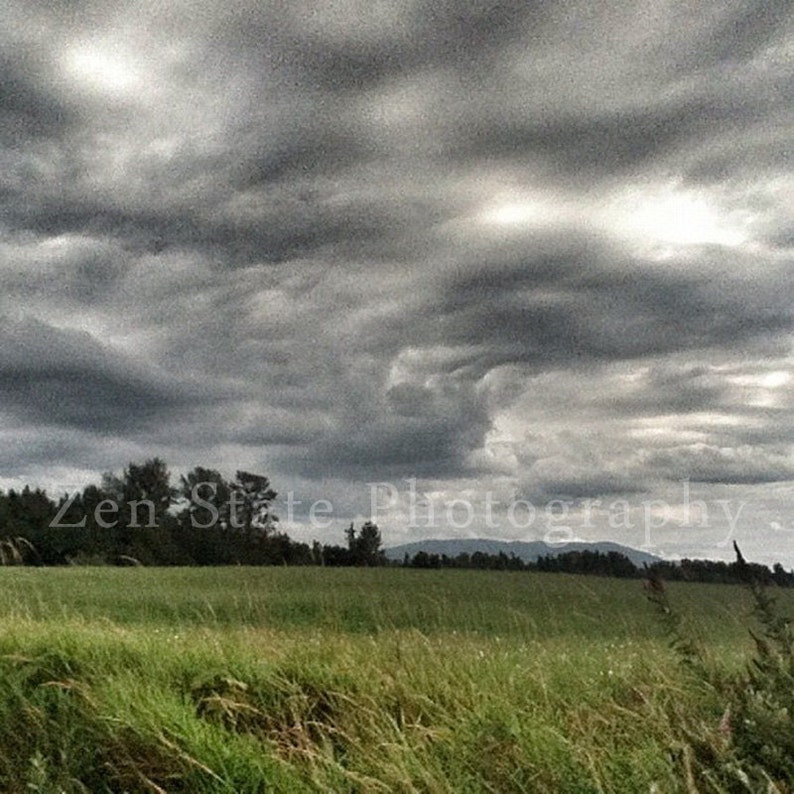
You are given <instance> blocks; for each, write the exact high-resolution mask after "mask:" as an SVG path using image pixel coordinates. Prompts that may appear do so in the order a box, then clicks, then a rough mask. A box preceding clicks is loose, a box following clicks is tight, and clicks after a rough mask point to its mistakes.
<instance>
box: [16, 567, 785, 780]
mask: <svg viewBox="0 0 794 794" xmlns="http://www.w3.org/2000/svg"><path fill="white" fill-rule="evenodd" d="M669 597H670V600H671V602H674V603H675V604H676V606H677V607H678V608H679V609H680V612H681V614H682V618H683V623H684V625H685V627H686V630H687V632H688V633H691V634H692V635H693V636H695V637H697V638H698V639H699V641H700V642H701V643H702V644H703V647H704V648H705V651H706V657H707V660H708V663H709V664H713V665H714V667H715V668H718V669H721V670H723V671H726V674H727V673H730V672H731V671H734V670H739V669H741V667H742V665H743V664H744V663H745V660H746V658H747V656H748V655H749V654H750V652H751V651H752V642H751V639H750V636H749V634H748V626H750V625H752V623H751V621H750V619H749V618H748V615H749V613H750V609H751V598H750V595H749V593H747V592H746V591H745V590H743V589H741V588H734V587H730V586H724V585H719V586H710V585H697V584H677V585H675V584H674V585H671V586H670V587H669ZM780 599H781V603H782V604H783V605H784V607H785V608H786V609H788V608H789V607H791V606H794V600H792V598H791V594H790V593H789V592H788V591H786V592H783V593H781V594H780ZM0 621H1V625H2V631H1V632H0V673H1V675H0V688H1V691H0V790H1V791H4V792H23V791H24V792H121V791H131V792H133V791H136V792H137V791H153V792H157V791H167V792H171V791H175V792H176V791H184V792H264V791H268V792H269V791H275V792H298V791H323V792H328V791H330V792H336V791H339V792H347V791H357V792H358V791H361V792H370V791H371V792H381V791H383V792H412V791H421V792H456V793H457V792H479V791H491V792H513V791H528V792H533V791H539V792H643V791H644V792H650V791H656V792H668V791H669V792H677V791H687V792H688V791H695V790H700V789H698V788H697V787H696V783H695V780H694V778H693V774H694V773H692V772H691V767H692V763H694V761H693V760H692V759H691V758H690V755H691V753H693V752H695V751H696V748H697V746H698V742H701V743H702V742H705V743H706V744H707V745H708V746H709V747H712V746H713V748H714V752H715V753H719V752H720V742H722V741H723V740H724V737H723V736H722V735H721V733H720V720H721V717H722V715H723V712H724V710H725V705H726V704H725V702H724V699H723V698H722V697H721V695H720V693H719V691H718V690H716V689H714V688H713V687H710V686H707V685H705V684H704V683H703V682H702V681H701V680H700V679H698V678H697V677H695V676H693V675H691V674H690V673H688V672H687V670H686V669H685V668H684V667H682V665H681V664H680V661H679V659H678V658H677V656H676V655H675V654H674V653H673V651H672V649H671V648H670V643H669V637H667V636H666V635H665V632H664V627H663V626H662V625H661V624H660V622H659V620H658V619H657V615H656V614H655V612H654V609H653V606H652V605H651V604H649V603H648V601H647V600H646V598H645V597H644V595H643V592H642V588H641V586H640V583H639V582H637V581H628V580H616V579H599V578H595V577H588V578H584V577H575V576H566V575H554V574H531V573H505V572H487V571H482V572H481V571H454V570H453V571H443V570H442V571H419V570H406V569H327V568H326V569H322V568H256V569H255V568H222V569H145V568H126V569H118V568H69V569H29V568H5V569H0ZM693 737H695V738H693ZM709 743H710V744H709ZM693 747H694V748H695V750H693V749H692V748H693ZM695 761H697V759H695ZM713 790H721V789H719V788H717V787H716V784H715V788H714V789H713ZM724 790H737V791H738V790H741V789H739V788H735V789H727V788H726V789H724ZM779 790H784V789H779Z"/></svg>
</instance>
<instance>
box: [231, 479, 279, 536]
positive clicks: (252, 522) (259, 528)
mask: <svg viewBox="0 0 794 794" xmlns="http://www.w3.org/2000/svg"><path fill="white" fill-rule="evenodd" d="M231 490H232V500H231V505H230V507H231V512H230V517H229V521H230V524H231V526H232V527H233V528H234V529H241V530H242V532H243V535H244V536H245V537H246V538H250V537H252V536H253V535H254V534H258V535H260V536H261V537H267V535H268V534H269V533H270V532H272V531H273V530H274V528H275V525H276V522H277V521H278V518H277V517H276V516H275V515H273V513H271V512H270V507H271V505H272V503H273V500H274V499H275V498H276V496H277V494H276V492H275V491H274V490H273V489H272V488H271V487H270V480H268V478H267V477H263V476H262V475H260V474H251V473H250V472H247V471H238V472H237V476H236V479H235V482H233V483H232V485H231Z"/></svg>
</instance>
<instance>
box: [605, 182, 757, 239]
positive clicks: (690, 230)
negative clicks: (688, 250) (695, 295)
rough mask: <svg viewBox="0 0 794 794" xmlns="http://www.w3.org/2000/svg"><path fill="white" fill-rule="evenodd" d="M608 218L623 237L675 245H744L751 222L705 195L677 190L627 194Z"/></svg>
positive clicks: (744, 216) (668, 189) (616, 202)
mask: <svg viewBox="0 0 794 794" xmlns="http://www.w3.org/2000/svg"><path fill="white" fill-rule="evenodd" d="M608 215H609V216H611V217H610V218H608V220H611V222H612V223H611V224H610V225H613V227H617V231H618V232H619V233H621V235H622V236H625V235H627V236H629V237H632V238H639V239H640V240H641V241H643V242H646V243H649V244H651V245H653V244H661V245H672V246H688V245H726V246H737V245H741V244H742V243H744V242H746V240H747V239H748V233H747V231H746V226H747V225H748V222H749V221H750V218H749V217H748V216H747V214H746V213H737V212H726V211H723V210H722V209H721V208H720V207H718V206H717V205H716V203H714V202H711V201H709V199H708V197H706V196H703V195H700V194H698V193H695V192H687V191H682V190H677V189H675V188H665V189H662V190H656V191H637V190H632V191H629V192H627V193H624V194H623V195H622V196H621V197H620V198H618V199H617V200H616V201H615V202H614V204H613V206H612V207H611V208H610V210H609V212H608Z"/></svg>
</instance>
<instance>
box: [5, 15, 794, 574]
mask: <svg viewBox="0 0 794 794" xmlns="http://www.w3.org/2000/svg"><path fill="white" fill-rule="evenodd" d="M7 13H8V24H7V25H6V26H5V29H4V31H2V32H0V46H2V50H3V52H4V55H3V57H2V59H1V60H0V74H1V75H2V80H0V234H1V235H2V239H0V313H2V316H3V318H4V319H3V320H2V323H0V351H1V352H0V416H2V417H3V420H4V422H5V425H4V429H5V432H6V434H7V439H6V440H7V442H8V443H7V445H6V447H5V451H4V457H3V459H2V462H1V463H2V471H0V476H2V477H4V478H5V479H6V480H8V481H9V482H11V481H13V482H16V481H17V479H18V478H19V477H21V476H31V477H37V476H38V477H39V478H41V479H42V481H45V482H47V483H55V484H56V485H58V486H59V487H60V484H61V483H66V482H67V481H68V482H69V483H72V481H73V480H75V479H76V480H78V481H85V480H86V479H87V478H89V477H90V476H92V472H100V471H102V470H105V469H108V468H113V467H119V466H121V465H123V464H124V463H126V462H127V458H129V457H131V456H146V455H148V454H161V455H163V456H165V457H167V458H168V459H169V460H170V461H171V462H172V464H173V465H175V466H177V467H185V466H190V465H193V464H196V463H201V464H204V465H210V466H221V467H223V466H227V467H228V468H229V469H230V470H233V469H234V468H236V467H237V468H239V467H243V468H249V469H255V468H256V467H259V468H263V469H266V470H267V471H268V472H269V473H270V474H271V477H272V479H273V480H274V482H275V483H276V485H277V486H280V487H281V488H282V489H286V488H288V487H290V486H291V485H292V484H300V485H301V487H303V488H305V489H307V490H308V491H311V492H312V493H314V494H315V495H316V494H317V490H316V489H317V488H318V487H319V485H318V484H319V483H322V482H334V483H335V486H334V487H335V488H337V489H338V490H340V491H342V492H344V493H345V504H346V505H347V508H346V509H348V510H352V509H353V506H354V505H359V507H360V509H361V510H362V511H364V507H362V506H361V505H362V504H363V502H362V501H361V499H358V497H356V496H355V495H354V491H355V489H356V488H357V487H359V486H360V485H361V484H362V483H364V482H366V481H376V480H378V481H379V480H384V479H388V478H396V479H400V478H410V477H417V478H419V479H421V480H422V481H423V482H425V483H427V484H428V487H430V485H432V488H433V489H434V492H437V493H448V494H450V495H454V494H456V493H457V494H460V493H464V492H465V493H469V492H471V491H472V489H474V490H475V491H476V490H477V489H479V490H481V491H482V490H484V489H488V488H491V487H494V488H498V489H500V493H502V494H503V495H504V494H507V493H512V494H513V496H520V495H522V494H523V495H524V498H529V496H532V497H533V498H535V499H539V500H544V499H550V498H554V497H558V498H568V499H571V500H574V501H579V502H581V500H583V499H587V498H591V497H599V496H604V495H609V494H613V495H621V494H622V495H625V496H626V498H629V499H635V500H636V499H640V498H641V497H642V496H643V495H645V494H650V495H653V494H656V495H660V494H667V493H669V488H670V483H671V482H675V481H676V480H677V479H682V478H688V479H689V480H690V481H692V482H693V483H695V482H696V481H697V482H698V483H700V484H701V485H702V487H703V488H706V489H708V488H711V489H712V493H714V494H716V493H718V492H719V493H720V494H723V495H724V491H723V490H720V489H724V488H734V489H745V490H743V491H742V493H743V494H750V495H752V493H755V492H753V491H752V489H753V488H754V487H755V488H758V489H760V488H762V487H764V486H763V484H764V483H767V484H770V485H769V487H772V484H775V483H781V484H782V483H785V482H787V481H788V480H789V479H790V478H791V477H792V469H791V463H790V458H791V440H792V437H794V431H792V428H794V412H792V400H791V398H790V388H791V387H790V383H791V381H790V377H791V374H792V373H791V369H792V361H791V358H790V350H791V337H792V326H793V325H794V316H792V310H791V299H790V298H791V295H792V292H794V290H793V289H792V288H794V284H792V280H791V272H792V271H791V255H792V246H791V237H792V235H791V230H792V228H794V218H792V216H791V209H790V203H791V202H790V195H791V189H792V175H791V170H790V160H789V156H790V148H791V134H792V128H791V96H792V91H791V89H792V87H794V68H792V61H791V57H790V54H791V46H792V41H794V16H793V14H792V9H791V4H790V3H784V2H775V3H769V2H764V3H762V2H750V0H735V1H732V2H728V3H725V2H716V0H715V1H714V2H705V3H701V4H699V5H698V7H697V8H696V9H695V8H694V7H693V8H692V9H689V8H684V7H682V6H680V4H673V3H668V2H663V1H662V0H654V1H653V2H650V1H649V2H642V3H633V4H621V5H618V6H614V5H610V6H604V5H603V4H602V5H594V4H592V3H573V4H571V3H526V2H514V1H513V0H504V1H501V0H500V1H499V2H492V1H489V2H479V1H477V2H467V3H464V2H457V1H455V0H449V1H447V0H444V2H437V3H426V2H419V1H418V0H414V1H409V0H406V2H402V3H391V2H389V3H386V2H383V3H380V2H378V3H371V2H368V3H364V2H360V1H359V0H349V2H345V3H341V4H334V5H333V7H332V6H324V5H322V4H319V5H318V4H301V3H296V4H288V5H286V6H285V5H284V4H272V3H253V2H252V3H247V2H241V3H234V4H231V5H226V6H217V5H212V4H202V3H199V4H198V5H196V4H190V5H184V4H181V3H174V4H169V5H168V6H167V7H165V6H156V5H149V4H132V3H124V2H120V3H108V4H105V3H103V4H99V3H93V2H86V3H81V4H72V5H70V6H69V7H66V6H61V5H57V4H37V5H31V4H24V3H10V4H9V5H8V8H7ZM92 451H93V452H94V459H93V460H92ZM279 481H281V482H279ZM781 487H782V485H781ZM747 489H749V490H747ZM757 493H760V490H759V491H757ZM707 495H708V494H707ZM781 498H782V497H780V495H779V494H778V493H777V492H776V494H775V500H776V501H775V504H782V502H780V499H781ZM759 515H760V513H759ZM397 520H398V519H396V518H395V521H397ZM392 529H393V530H394V531H397V529H399V528H398V527H396V526H395V527H393V528H392ZM763 530H764V528H763V526H761V525H760V524H759V525H756V524H754V525H753V526H752V527H751V528H750V530H748V532H750V534H751V535H752V537H753V538H755V539H756V540H758V539H759V538H762V536H763ZM775 537H776V539H778V540H779V537H780V536H779V535H776V536H775ZM787 553H788V552H787ZM790 557H791V559H794V549H792V550H791V553H790Z"/></svg>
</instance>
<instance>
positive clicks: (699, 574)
mask: <svg viewBox="0 0 794 794" xmlns="http://www.w3.org/2000/svg"><path fill="white" fill-rule="evenodd" d="M402 564H403V566H405V567H409V568H475V569H480V570H497V571H541V572H548V573H573V574H583V575H589V576H613V577H616V578H619V579H639V578H647V577H648V576H655V577H657V578H659V579H662V580H664V581H688V582H710V583H719V584H743V583H745V582H746V581H747V576H748V575H750V576H751V577H752V578H753V580H754V581H756V582H758V583H759V584H762V585H778V586H780V587H794V572H791V571H786V570H784V568H783V566H782V565H780V563H775V565H774V567H773V568H772V569H771V570H770V569H769V568H767V567H766V566H765V565H761V564H760V563H748V562H745V563H743V566H739V564H738V563H736V562H730V563H728V562H722V561H714V560H689V559H683V560H680V561H678V562H669V561H667V560H661V561H659V562H655V563H653V564H651V565H645V566H643V567H642V568H638V567H637V566H636V565H635V564H634V563H633V562H632V561H631V559H630V558H629V557H627V556H626V555H625V554H621V553H620V552H617V551H608V552H602V551H598V550H597V549H593V550H589V549H584V550H582V551H566V552H561V553H560V554H556V555H546V556H542V557H539V558H538V559H537V560H535V561H525V560H522V559H521V558H520V557H517V556H516V555H515V554H510V555H507V554H505V553H504V552H503V551H501V552H499V553H498V554H488V553H486V552H482V551H475V552H474V553H473V554H468V553H465V552H464V553H462V554H458V555H455V556H454V557H452V556H449V555H446V554H429V553H428V552H425V551H419V552H417V553H416V554H414V555H413V556H408V555H406V557H405V558H404V559H403V563H402Z"/></svg>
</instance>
